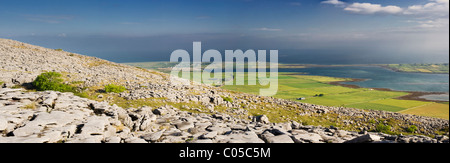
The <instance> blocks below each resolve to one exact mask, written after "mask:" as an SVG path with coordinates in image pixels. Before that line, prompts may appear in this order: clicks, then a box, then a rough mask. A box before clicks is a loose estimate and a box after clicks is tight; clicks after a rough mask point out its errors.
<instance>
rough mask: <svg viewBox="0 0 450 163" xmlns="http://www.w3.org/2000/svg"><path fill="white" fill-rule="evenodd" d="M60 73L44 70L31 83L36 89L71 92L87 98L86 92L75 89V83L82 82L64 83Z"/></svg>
mask: <svg viewBox="0 0 450 163" xmlns="http://www.w3.org/2000/svg"><path fill="white" fill-rule="evenodd" d="M63 82H64V79H63V77H62V75H61V73H57V72H46V73H42V74H41V75H39V76H38V77H36V79H35V80H34V81H33V83H32V85H33V87H34V88H35V89H36V90H37V91H58V92H72V93H73V94H74V95H76V96H79V97H83V98H87V97H88V94H87V93H86V92H82V91H80V90H78V89H77V87H76V85H79V84H81V83H84V82H72V84H71V85H69V84H64V83H63Z"/></svg>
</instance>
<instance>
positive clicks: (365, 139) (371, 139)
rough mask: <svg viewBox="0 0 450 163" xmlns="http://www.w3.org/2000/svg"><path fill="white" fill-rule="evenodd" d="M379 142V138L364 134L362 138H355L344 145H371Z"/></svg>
mask: <svg viewBox="0 0 450 163" xmlns="http://www.w3.org/2000/svg"><path fill="white" fill-rule="evenodd" d="M380 140H381V137H380V136H377V135H372V134H366V135H363V136H359V137H356V138H354V139H352V140H349V141H346V142H345V143H371V142H376V141H380Z"/></svg>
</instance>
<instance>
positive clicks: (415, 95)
mask: <svg viewBox="0 0 450 163" xmlns="http://www.w3.org/2000/svg"><path fill="white" fill-rule="evenodd" d="M366 80H367V79H352V78H350V81H335V82H329V83H328V84H331V85H336V86H342V87H347V88H354V89H358V88H366V87H361V86H358V85H354V84H343V82H361V81H366ZM368 89H373V90H377V91H390V92H405V93H408V95H405V96H401V97H396V98H394V99H398V100H415V101H423V102H436V103H442V102H448V101H440V100H428V99H424V98H421V97H422V96H426V95H443V94H448V93H446V92H420V91H397V90H392V89H389V88H368Z"/></svg>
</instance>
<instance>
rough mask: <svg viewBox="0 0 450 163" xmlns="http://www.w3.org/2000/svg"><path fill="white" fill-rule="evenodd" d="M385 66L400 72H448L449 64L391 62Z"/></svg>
mask: <svg viewBox="0 0 450 163" xmlns="http://www.w3.org/2000/svg"><path fill="white" fill-rule="evenodd" d="M382 66H383V67H386V68H389V69H392V70H394V71H400V72H420V73H439V74H448V73H449V65H448V63H445V64H389V65H382Z"/></svg>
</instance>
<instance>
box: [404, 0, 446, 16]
mask: <svg viewBox="0 0 450 163" xmlns="http://www.w3.org/2000/svg"><path fill="white" fill-rule="evenodd" d="M404 14H405V15H414V16H421V17H448V16H449V0H430V2H429V3H427V4H424V5H413V6H409V7H408V9H406V10H405V12H404Z"/></svg>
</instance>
